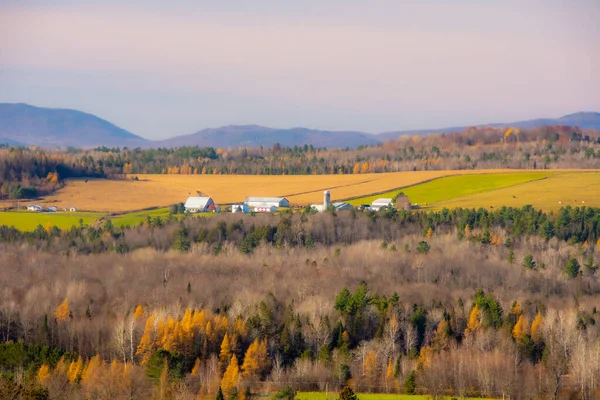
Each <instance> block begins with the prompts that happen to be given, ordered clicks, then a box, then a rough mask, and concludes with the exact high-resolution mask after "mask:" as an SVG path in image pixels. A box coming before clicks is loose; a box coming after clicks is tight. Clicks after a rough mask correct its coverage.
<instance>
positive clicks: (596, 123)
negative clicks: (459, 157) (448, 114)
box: [377, 112, 600, 141]
mask: <svg viewBox="0 0 600 400" xmlns="http://www.w3.org/2000/svg"><path fill="white" fill-rule="evenodd" d="M556 125H564V126H577V127H579V128H581V129H600V113H597V112H577V113H574V114H569V115H565V116H564V117H560V118H538V119H530V120H525V121H515V122H496V123H491V124H483V125H471V126H476V127H487V126H489V127H503V126H506V127H511V128H521V129H527V128H535V127H538V126H556ZM471 126H455V127H451V128H440V129H417V130H404V131H394V132H385V133H380V134H379V135H377V136H378V137H379V138H380V139H381V140H382V141H386V140H393V139H397V138H398V137H400V136H402V135H407V134H409V135H412V134H426V133H450V132H460V131H464V130H465V129H467V128H470V127H471Z"/></svg>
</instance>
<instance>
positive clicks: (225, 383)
mask: <svg viewBox="0 0 600 400" xmlns="http://www.w3.org/2000/svg"><path fill="white" fill-rule="evenodd" d="M239 379H240V367H239V365H238V360H237V357H236V356H235V354H234V355H233V356H231V360H230V361H229V365H228V366H227V369H226V370H225V373H224V374H223V379H222V380H221V388H222V389H223V392H224V393H225V395H226V396H227V398H232V397H234V396H235V394H236V393H237V386H238V382H239Z"/></svg>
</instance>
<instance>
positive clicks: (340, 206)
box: [332, 201, 354, 211]
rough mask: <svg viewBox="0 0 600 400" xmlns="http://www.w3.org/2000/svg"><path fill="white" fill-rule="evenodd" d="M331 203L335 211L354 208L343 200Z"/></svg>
mask: <svg viewBox="0 0 600 400" xmlns="http://www.w3.org/2000/svg"><path fill="white" fill-rule="evenodd" d="M332 205H333V208H334V209H335V210H336V211H342V210H352V209H353V208H354V207H352V204H350V203H346V202H345V201H344V202H341V203H333V204H332Z"/></svg>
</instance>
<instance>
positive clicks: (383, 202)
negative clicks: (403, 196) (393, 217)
mask: <svg viewBox="0 0 600 400" xmlns="http://www.w3.org/2000/svg"><path fill="white" fill-rule="evenodd" d="M392 204H393V203H392V199H388V198H381V199H377V200H375V201H374V202H373V203H371V209H373V210H375V211H379V210H381V209H382V208H386V207H391V206H392Z"/></svg>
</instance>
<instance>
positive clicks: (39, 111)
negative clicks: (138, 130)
mask: <svg viewBox="0 0 600 400" xmlns="http://www.w3.org/2000/svg"><path fill="white" fill-rule="evenodd" d="M9 140H11V141H13V142H15V143H16V144H23V145H35V146H41V147H66V146H74V147H95V146H103V145H104V146H121V147H122V146H132V147H136V146H143V145H145V144H146V143H147V142H148V141H147V140H146V139H144V138H142V137H140V136H136V135H134V134H133V133H130V132H128V131H126V130H124V129H121V128H119V127H118V126H115V125H113V124H111V123H110V122H108V121H106V120H103V119H101V118H98V117H96V116H94V115H91V114H86V113H84V112H81V111H76V110H65V109H55V108H41V107H34V106H30V105H27V104H6V103H5V104H0V143H2V142H3V141H9Z"/></svg>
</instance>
